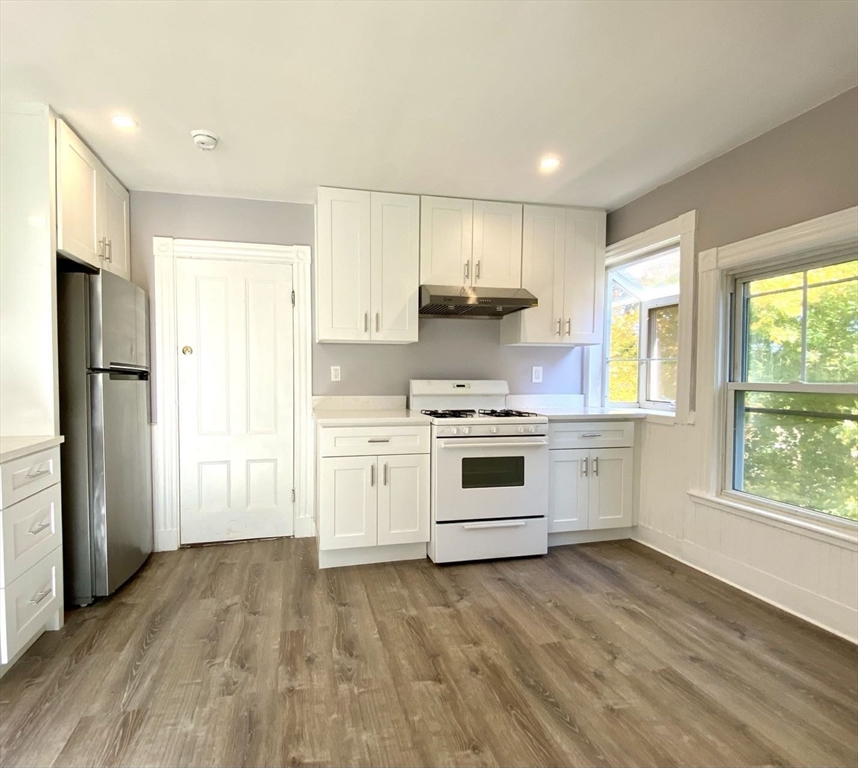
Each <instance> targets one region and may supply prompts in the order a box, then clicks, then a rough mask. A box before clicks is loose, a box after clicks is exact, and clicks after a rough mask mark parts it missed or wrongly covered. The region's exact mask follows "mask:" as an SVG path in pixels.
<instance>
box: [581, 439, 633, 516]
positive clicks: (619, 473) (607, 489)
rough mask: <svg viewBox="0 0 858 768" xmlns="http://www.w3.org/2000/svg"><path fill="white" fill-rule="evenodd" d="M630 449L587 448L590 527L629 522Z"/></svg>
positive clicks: (630, 488)
mask: <svg viewBox="0 0 858 768" xmlns="http://www.w3.org/2000/svg"><path fill="white" fill-rule="evenodd" d="M633 462H634V450H633V449H632V448H603V449H592V450H591V451H590V528H591V529H595V528H626V527H628V526H630V525H631V524H632V485H633V481H632V477H633V468H632V464H633Z"/></svg>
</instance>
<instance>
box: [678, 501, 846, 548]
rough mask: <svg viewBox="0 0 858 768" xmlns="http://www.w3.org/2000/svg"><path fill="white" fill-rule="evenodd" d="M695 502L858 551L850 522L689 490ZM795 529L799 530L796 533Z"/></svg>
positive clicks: (778, 506)
mask: <svg viewBox="0 0 858 768" xmlns="http://www.w3.org/2000/svg"><path fill="white" fill-rule="evenodd" d="M688 495H689V496H690V497H691V499H692V500H694V501H695V502H697V503H699V504H703V505H704V506H707V507H714V508H715V509H718V510H720V511H722V512H729V513H730V514H734V515H739V516H740V517H746V518H749V519H752V520H755V521H756V522H764V523H767V524H769V525H773V526H775V527H777V528H783V529H785V530H789V531H791V532H793V533H800V534H801V535H806V536H810V537H812V538H815V539H818V540H820V541H824V542H826V543H827V544H837V545H839V546H842V547H845V548H848V549H851V550H852V551H858V526H856V525H855V524H854V523H853V522H852V521H851V520H846V519H845V518H844V519H843V520H837V519H834V520H831V521H828V520H818V519H816V516H811V515H804V514H802V513H801V512H793V511H791V510H789V509H788V508H785V507H782V506H780V505H777V506H775V505H771V506H769V505H767V504H765V503H755V502H753V501H750V500H749V499H748V498H747V497H745V496H740V495H733V494H730V493H729V492H723V493H721V494H718V495H713V494H710V493H703V492H701V491H689V492H688ZM796 529H799V530H798V531H796Z"/></svg>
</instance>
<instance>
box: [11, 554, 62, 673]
mask: <svg viewBox="0 0 858 768" xmlns="http://www.w3.org/2000/svg"><path fill="white" fill-rule="evenodd" d="M62 605H63V550H62V547H60V548H58V549H55V550H54V551H53V552H51V553H50V554H49V555H48V556H47V557H45V558H43V559H42V560H40V561H39V562H38V563H36V564H35V565H34V566H33V567H32V568H30V570H29V571H27V572H26V573H24V574H22V575H21V576H19V577H18V578H17V579H15V581H13V582H12V583H11V584H9V586H7V587H6V588H4V589H0V663H2V664H8V663H9V659H11V658H12V657H13V656H14V655H15V654H16V653H18V651H19V650H21V648H23V647H24V646H25V645H26V644H27V643H28V642H29V641H30V640H31V639H32V638H33V637H35V636H36V635H37V634H39V632H40V631H41V630H42V627H43V626H44V625H45V622H46V621H47V620H48V619H49V618H50V617H51V616H52V615H53V614H54V613H55V612H56V611H57V610H58V609H60V610H61V609H62Z"/></svg>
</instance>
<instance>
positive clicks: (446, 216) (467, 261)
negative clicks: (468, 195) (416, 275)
mask: <svg viewBox="0 0 858 768" xmlns="http://www.w3.org/2000/svg"><path fill="white" fill-rule="evenodd" d="M473 217H474V203H473V201H472V200H458V199H456V198H452V197H421V198H420V282H421V284H423V285H471V281H472V279H473V269H472V267H473V265H472V264H471V256H472V245H473V242H472V234H473Z"/></svg>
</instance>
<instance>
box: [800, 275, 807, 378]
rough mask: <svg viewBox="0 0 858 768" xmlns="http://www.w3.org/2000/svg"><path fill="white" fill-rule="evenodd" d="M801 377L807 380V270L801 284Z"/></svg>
mask: <svg viewBox="0 0 858 768" xmlns="http://www.w3.org/2000/svg"><path fill="white" fill-rule="evenodd" d="M799 379H800V380H801V381H802V382H805V381H807V272H804V273H802V284H801V371H800V372H799Z"/></svg>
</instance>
